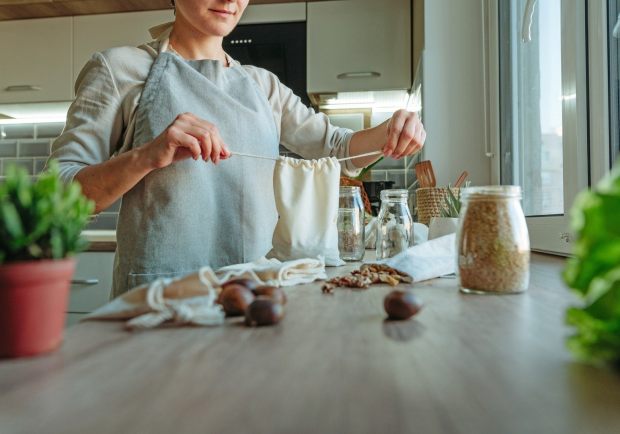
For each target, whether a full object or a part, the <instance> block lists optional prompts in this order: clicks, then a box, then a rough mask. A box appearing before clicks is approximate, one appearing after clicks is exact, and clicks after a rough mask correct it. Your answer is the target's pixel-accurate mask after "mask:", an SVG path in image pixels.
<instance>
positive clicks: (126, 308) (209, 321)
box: [84, 258, 327, 329]
mask: <svg viewBox="0 0 620 434" xmlns="http://www.w3.org/2000/svg"><path fill="white" fill-rule="evenodd" d="M233 278H248V279H252V280H255V281H256V282H257V283H258V284H259V285H271V286H293V285H298V284H302V283H309V282H313V281H315V280H317V279H326V278H327V276H326V274H325V264H324V263H323V261H322V260H321V259H312V258H305V259H298V260H295V261H289V262H280V261H278V260H277V259H266V258H261V259H259V260H257V261H254V262H251V263H247V264H237V265H230V266H227V267H223V268H221V269H219V270H218V271H217V272H214V271H213V270H212V269H211V268H209V267H203V268H201V269H200V270H199V271H198V272H197V273H192V274H189V275H187V276H184V277H180V278H174V279H171V278H160V279H157V280H155V281H153V282H150V283H148V284H145V285H140V286H138V287H136V288H133V289H131V290H130V291H128V292H126V293H125V294H123V295H121V296H119V297H116V298H115V299H114V300H112V301H110V302H109V303H108V304H106V305H104V306H102V307H100V308H99V309H97V310H95V311H94V312H92V313H90V314H88V315H86V317H85V318H84V320H93V319H107V320H114V319H116V320H129V321H128V322H127V328H129V329H146V328H153V327H156V326H158V325H160V324H162V323H164V322H166V321H172V322H173V323H175V324H179V325H181V324H194V325H201V326H215V325H220V324H222V323H223V322H224V312H223V310H222V306H220V305H218V304H216V303H215V300H216V298H217V289H216V288H219V287H221V286H222V284H223V283H224V282H226V281H228V280H230V279H233Z"/></svg>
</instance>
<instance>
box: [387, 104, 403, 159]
mask: <svg viewBox="0 0 620 434" xmlns="http://www.w3.org/2000/svg"><path fill="white" fill-rule="evenodd" d="M404 125H405V116H403V115H402V113H401V112H400V111H397V112H396V113H394V115H393V116H392V119H390V122H389V123H388V135H387V142H386V144H385V146H384V147H383V155H385V156H386V157H390V156H392V155H394V151H395V149H396V147H397V145H398V138H399V136H400V132H401V130H402V129H403V126H404Z"/></svg>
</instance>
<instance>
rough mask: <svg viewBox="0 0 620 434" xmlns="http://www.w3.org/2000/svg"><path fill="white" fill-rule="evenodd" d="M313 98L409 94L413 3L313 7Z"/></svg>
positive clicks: (346, 1) (368, 1)
mask: <svg viewBox="0 0 620 434" xmlns="http://www.w3.org/2000/svg"><path fill="white" fill-rule="evenodd" d="M307 26H308V93H326V92H347V91H360V90H363V91H372V90H389V89H409V88H410V87H411V83H412V77H411V69H412V68H411V1H410V0H382V1H376V0H342V1H324V2H312V3H308V15H307Z"/></svg>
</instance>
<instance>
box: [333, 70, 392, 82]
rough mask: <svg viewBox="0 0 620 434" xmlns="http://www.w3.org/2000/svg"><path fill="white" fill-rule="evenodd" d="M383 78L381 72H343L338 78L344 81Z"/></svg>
mask: <svg viewBox="0 0 620 434" xmlns="http://www.w3.org/2000/svg"><path fill="white" fill-rule="evenodd" d="M378 77H381V73H380V72H376V71H363V72H343V73H342V74H338V75H337V76H336V78H338V79H339V80H343V79H346V78H378Z"/></svg>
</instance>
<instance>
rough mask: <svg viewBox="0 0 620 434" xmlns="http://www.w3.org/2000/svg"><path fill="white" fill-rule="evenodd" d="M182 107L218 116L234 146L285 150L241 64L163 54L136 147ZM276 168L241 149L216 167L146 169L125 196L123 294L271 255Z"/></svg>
mask: <svg viewBox="0 0 620 434" xmlns="http://www.w3.org/2000/svg"><path fill="white" fill-rule="evenodd" d="M183 112H191V113H193V114H195V115H196V116H198V117H199V118H202V119H205V120H207V121H209V122H211V123H212V124H214V125H215V126H216V127H217V128H218V130H219V132H220V135H221V137H222V139H223V141H224V143H226V144H227V145H228V147H229V149H230V150H231V151H238V152H247V153H252V154H258V155H264V156H271V157H277V156H278V142H279V140H278V133H277V130H276V125H275V121H274V117H273V113H272V110H271V108H270V106H269V102H268V101H267V97H266V95H265V94H264V92H263V91H262V90H261V89H260V88H259V87H258V85H257V84H256V82H255V81H254V80H253V79H252V78H251V77H250V76H249V75H248V74H247V72H246V71H245V70H244V69H243V68H242V67H241V66H239V65H234V66H231V67H228V68H227V67H225V66H224V65H223V64H222V63H221V62H219V61H216V60H184V59H182V58H181V57H179V56H178V55H176V54H173V53H169V52H162V53H160V54H159V56H158V57H157V58H156V59H155V61H154V63H153V66H152V67H151V71H150V73H149V76H148V78H147V80H146V83H145V85H144V89H143V91H142V95H141V97H140V102H139V104H138V108H137V112H136V129H135V132H134V137H133V147H138V146H140V145H143V144H144V143H147V142H149V141H151V140H153V138H155V137H157V136H158V135H159V134H161V133H162V132H163V131H164V129H166V128H167V127H168V126H169V125H170V123H172V121H173V120H174V119H175V118H176V116H177V115H179V114H180V113H183ZM273 169H274V162H273V161H268V160H262V159H261V160H259V159H251V158H246V157H234V156H233V157H232V158H230V159H229V160H226V161H222V162H221V163H220V164H218V165H217V166H215V165H213V163H211V162H209V163H205V162H204V161H202V160H198V161H194V160H193V159H191V158H190V159H187V160H183V161H180V162H177V163H173V164H172V165H170V166H168V167H165V168H163V169H159V170H155V171H153V172H151V173H149V174H148V175H147V176H145V177H144V178H143V179H142V180H141V181H140V182H139V183H138V184H137V185H136V186H135V187H133V188H132V189H131V190H130V191H128V192H127V193H126V194H125V195H124V196H123V199H122V203H121V208H120V212H119V218H118V225H117V231H116V237H117V250H116V258H115V263H114V287H113V294H114V296H117V295H120V294H121V293H123V292H125V291H127V290H128V289H131V288H133V287H134V286H137V285H140V284H143V283H146V282H149V281H152V280H154V279H156V278H159V277H175V276H179V275H183V274H187V273H190V272H192V271H196V270H197V269H198V268H200V267H202V266H205V265H209V266H211V267H213V268H218V267H221V266H224V265H230V264H236V263H242V262H248V261H253V260H255V259H258V258H259V257H261V256H264V255H265V254H266V253H267V252H268V251H269V249H270V248H271V237H272V235H273V230H274V228H275V225H276V222H277V212H276V208H275V201H274V197H273Z"/></svg>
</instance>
